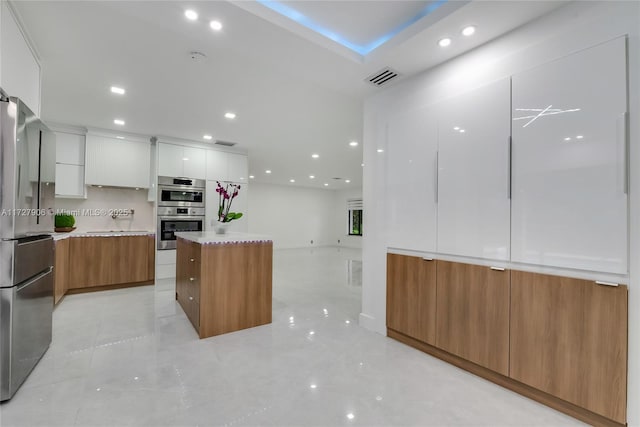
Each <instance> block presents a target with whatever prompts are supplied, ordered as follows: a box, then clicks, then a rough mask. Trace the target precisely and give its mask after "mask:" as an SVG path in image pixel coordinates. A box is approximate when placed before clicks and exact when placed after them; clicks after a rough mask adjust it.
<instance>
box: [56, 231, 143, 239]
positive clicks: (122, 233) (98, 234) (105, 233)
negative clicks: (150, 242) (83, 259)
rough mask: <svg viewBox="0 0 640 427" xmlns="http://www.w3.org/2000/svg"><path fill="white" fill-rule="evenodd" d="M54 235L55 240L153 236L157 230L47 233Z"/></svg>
mask: <svg viewBox="0 0 640 427" xmlns="http://www.w3.org/2000/svg"><path fill="white" fill-rule="evenodd" d="M46 234H49V235H51V237H53V240H62V239H68V238H69V237H124V236H153V235H154V234H156V232H155V231H142V230H135V231H127V230H109V231H71V232H69V233H46Z"/></svg>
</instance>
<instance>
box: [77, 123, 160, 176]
mask: <svg viewBox="0 0 640 427" xmlns="http://www.w3.org/2000/svg"><path fill="white" fill-rule="evenodd" d="M86 152H87V155H86V165H85V171H86V179H85V182H86V184H87V185H109V186H114V187H131V188H148V187H149V169H150V162H149V160H150V158H151V144H150V143H149V141H144V140H139V139H133V138H128V139H116V138H114V137H107V136H102V135H95V134H88V135H87V142H86Z"/></svg>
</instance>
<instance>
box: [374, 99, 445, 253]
mask: <svg viewBox="0 0 640 427" xmlns="http://www.w3.org/2000/svg"><path fill="white" fill-rule="evenodd" d="M435 114H436V113H435V111H434V110H430V109H420V110H416V111H413V112H410V113H404V114H402V115H398V116H396V117H394V118H392V119H391V120H390V121H389V122H388V124H387V153H386V155H387V180H386V181H387V189H386V191H387V236H388V238H387V245H388V246H389V247H394V248H401V249H413V250H419V251H427V252H433V251H435V249H436V150H437V141H438V128H437V122H436V116H435Z"/></svg>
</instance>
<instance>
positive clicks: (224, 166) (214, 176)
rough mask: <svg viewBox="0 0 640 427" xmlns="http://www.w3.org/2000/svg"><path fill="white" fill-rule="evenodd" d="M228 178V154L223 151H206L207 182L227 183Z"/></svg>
mask: <svg viewBox="0 0 640 427" xmlns="http://www.w3.org/2000/svg"><path fill="white" fill-rule="evenodd" d="M228 176H229V159H228V153H225V152H224V151H216V150H207V180H210V181H211V180H213V181H227V177H228ZM214 190H215V189H214Z"/></svg>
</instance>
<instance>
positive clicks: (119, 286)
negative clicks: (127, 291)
mask: <svg viewBox="0 0 640 427" xmlns="http://www.w3.org/2000/svg"><path fill="white" fill-rule="evenodd" d="M154 282H155V281H154V280H147V281H145V282H134V283H118V284H117V285H105V286H91V287H89V288H77V289H69V290H68V291H67V292H66V293H65V295H73V294H85V293H87V292H98V291H112V290H114V289H123V288H134V287H136V286H148V285H153V283H154ZM60 301H62V299H61V300H60ZM60 301H59V302H58V304H59V303H60Z"/></svg>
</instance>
